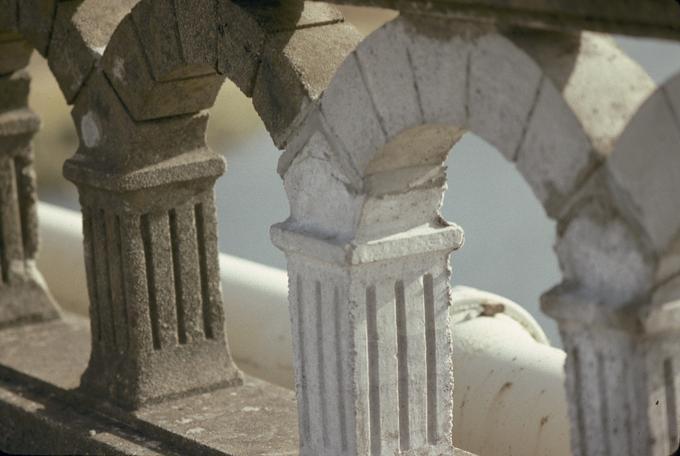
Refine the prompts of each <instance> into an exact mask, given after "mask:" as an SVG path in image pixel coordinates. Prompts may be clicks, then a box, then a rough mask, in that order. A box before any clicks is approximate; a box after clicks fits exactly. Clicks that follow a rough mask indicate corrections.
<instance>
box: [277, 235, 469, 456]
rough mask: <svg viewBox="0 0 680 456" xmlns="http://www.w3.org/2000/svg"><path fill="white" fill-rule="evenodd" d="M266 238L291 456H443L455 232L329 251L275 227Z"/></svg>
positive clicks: (447, 431) (447, 447)
mask: <svg viewBox="0 0 680 456" xmlns="http://www.w3.org/2000/svg"><path fill="white" fill-rule="evenodd" d="M272 237H273V240H274V242H275V244H276V245H277V246H278V247H279V248H281V249H282V250H283V251H284V252H286V255H287V257H288V271H289V277H290V279H289V280H290V284H289V288H290V307H291V315H292V322H293V325H292V326H293V329H292V331H293V345H294V352H295V368H296V378H297V394H298V410H299V419H300V433H301V442H302V443H301V448H302V449H301V454H305V455H313V454H314V455H317V454H324V455H393V454H397V453H399V454H402V453H403V454H411V453H410V452H411V451H413V452H414V453H413V454H416V453H415V452H418V453H417V454H443V453H447V454H448V453H450V452H452V451H453V447H452V440H451V420H452V413H453V412H452V410H453V408H452V407H453V405H452V388H453V370H452V357H451V335H450V332H449V316H448V308H449V277H450V268H449V265H448V257H449V254H450V253H451V251H453V250H455V249H457V248H458V247H459V246H460V245H461V242H462V231H461V230H460V228H458V227H456V226H448V227H443V228H435V229H423V230H422V231H416V232H413V233H410V234H409V235H404V236H403V237H401V238H400V239H396V240H388V239H386V240H382V241H379V242H367V243H361V242H359V243H348V244H345V245H338V244H333V243H332V242H328V241H323V240H320V239H318V238H316V237H314V236H311V235H305V234H301V233H299V232H295V230H291V229H290V227H286V226H285V225H278V226H275V227H274V228H273V229H272ZM409 245H411V246H413V245H420V246H423V247H422V248H420V249H416V250H415V251H411V252H408V253H405V252H407V250H408V247H407V246H409ZM425 246H426V247H425Z"/></svg>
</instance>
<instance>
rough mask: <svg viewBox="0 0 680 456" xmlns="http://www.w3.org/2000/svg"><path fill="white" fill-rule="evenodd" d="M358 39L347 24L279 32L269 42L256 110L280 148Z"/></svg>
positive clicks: (257, 89)
mask: <svg viewBox="0 0 680 456" xmlns="http://www.w3.org/2000/svg"><path fill="white" fill-rule="evenodd" d="M360 39H361V36H360V35H359V33H358V32H356V30H354V28H353V27H352V26H350V25H349V24H345V23H332V24H329V25H321V26H314V27H305V28H302V29H299V30H296V31H294V32H288V31H285V32H280V33H277V34H275V35H273V36H272V37H271V38H270V39H269V41H268V42H267V47H266V49H265V50H264V54H263V62H262V66H261V69H260V71H259V73H258V77H257V80H256V83H255V89H254V93H253V105H254V106H255V109H256V110H257V111H258V113H259V114H260V117H262V119H263V121H264V124H265V126H266V127H267V130H268V131H269V133H270V134H271V135H272V138H273V140H274V143H275V144H276V145H277V146H278V147H285V146H286V144H287V141H288V139H289V137H290V135H291V133H292V132H293V131H294V129H295V128H296V126H297V125H298V124H299V123H300V122H302V120H303V119H304V118H305V116H306V115H307V113H308V112H309V109H310V108H311V107H312V106H313V105H314V104H315V103H316V102H317V100H318V99H319V97H320V96H321V94H322V93H323V91H324V90H325V89H326V87H328V85H329V83H330V80H331V78H332V77H333V76H334V74H335V71H336V70H337V69H338V67H339V66H340V65H341V63H342V62H343V61H344V60H345V58H346V57H347V56H348V55H349V54H350V52H351V51H352V50H353V49H354V48H355V47H356V45H357V43H358V42H359V41H360Z"/></svg>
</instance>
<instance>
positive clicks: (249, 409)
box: [243, 407, 260, 412]
mask: <svg viewBox="0 0 680 456" xmlns="http://www.w3.org/2000/svg"><path fill="white" fill-rule="evenodd" d="M243 411H244V412H259V411H260V407H243Z"/></svg>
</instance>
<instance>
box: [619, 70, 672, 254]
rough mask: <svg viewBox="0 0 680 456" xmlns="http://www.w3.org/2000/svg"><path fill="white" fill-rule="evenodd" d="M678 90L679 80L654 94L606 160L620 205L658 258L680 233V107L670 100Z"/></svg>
mask: <svg viewBox="0 0 680 456" xmlns="http://www.w3.org/2000/svg"><path fill="white" fill-rule="evenodd" d="M678 91H680V78H678V77H676V78H675V79H673V80H672V81H671V82H669V83H667V85H666V86H665V87H664V88H662V89H660V90H658V91H656V92H655V93H654V94H653V95H652V96H651V97H650V98H649V99H648V100H647V101H646V102H645V104H644V105H643V106H642V107H641V108H640V110H639V111H638V113H637V114H636V115H635V117H634V118H633V120H632V121H631V122H630V124H629V125H628V127H627V128H626V129H625V131H624V132H623V134H622V135H621V138H620V139H619V141H618V143H617V145H616V148H615V150H614V152H613V153H612V155H611V157H610V158H609V159H608V160H607V170H608V172H609V175H610V177H611V179H612V182H613V187H614V188H615V189H616V191H617V195H618V196H619V202H620V203H621V206H622V207H623V208H624V210H625V211H627V212H628V214H629V215H630V216H631V217H632V218H634V219H635V220H636V221H637V223H639V224H640V225H641V226H642V227H643V228H644V231H645V233H646V234H647V236H648V237H649V239H650V240H651V242H652V243H653V245H654V247H655V249H656V251H657V252H659V253H663V252H664V251H665V249H666V248H667V247H668V246H669V244H670V243H671V242H672V241H673V240H674V239H675V238H676V237H677V236H678V233H679V232H680V216H679V215H678V214H679V212H678V197H677V195H678V194H680V153H678V144H679V143H680V123H679V122H678V119H677V117H676V113H677V112H678V111H677V107H678V106H677V105H674V103H673V101H674V100H672V99H671V98H670V96H669V95H668V94H670V93H677V92H678ZM676 96H677V95H676ZM676 99H677V98H676Z"/></svg>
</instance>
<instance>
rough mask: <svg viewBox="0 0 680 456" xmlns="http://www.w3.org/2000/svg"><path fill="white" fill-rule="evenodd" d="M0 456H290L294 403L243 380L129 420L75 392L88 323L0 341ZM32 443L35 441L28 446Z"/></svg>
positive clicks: (8, 335)
mask: <svg viewBox="0 0 680 456" xmlns="http://www.w3.org/2000/svg"><path fill="white" fill-rule="evenodd" d="M0 346H2V347H8V349H6V350H2V351H0V450H2V451H5V452H10V453H24V454H26V453H28V454H31V453H33V454H86V453H89V454H140V455H142V454H143V455H146V454H154V455H156V454H171V455H183V454H206V455H234V454H248V455H271V454H277V455H282V456H283V455H294V454H298V437H297V436H298V430H297V416H296V405H295V394H294V393H293V392H292V391H289V390H286V389H284V388H281V387H277V386H274V385H271V384H268V383H266V382H263V381H260V380H257V379H253V378H249V377H246V378H244V382H243V385H242V386H235V387H231V388H221V389H216V390H213V391H211V392H206V393H200V394H194V395H191V396H188V397H182V398H178V399H175V400H169V401H165V402H162V403H159V404H154V405H148V406H146V407H144V408H142V409H140V410H137V411H136V412H126V411H125V410H123V409H121V408H118V407H116V406H114V405H109V404H105V403H103V402H101V401H96V400H95V399H93V398H92V397H91V396H89V395H87V394H84V392H83V391H82V390H80V389H79V387H78V384H79V381H80V377H81V375H82V373H83V372H84V370H85V369H86V366H87V363H88V357H89V353H90V332H89V322H88V321H87V320H86V319H84V318H80V317H74V316H72V315H68V314H67V315H65V316H64V318H63V319H62V320H60V321H53V322H49V323H44V324H37V325H31V326H28V327H19V328H11V329H7V330H5V331H2V332H0ZM36 435H39V436H40V438H36Z"/></svg>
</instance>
